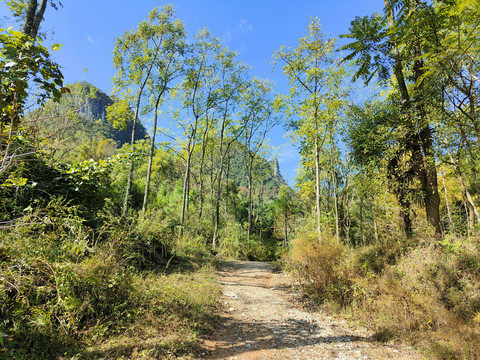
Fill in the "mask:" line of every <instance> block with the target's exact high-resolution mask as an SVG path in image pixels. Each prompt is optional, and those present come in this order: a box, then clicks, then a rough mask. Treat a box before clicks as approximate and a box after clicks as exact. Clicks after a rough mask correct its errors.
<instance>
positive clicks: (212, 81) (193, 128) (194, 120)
mask: <svg viewBox="0 0 480 360" xmlns="http://www.w3.org/2000/svg"><path fill="white" fill-rule="evenodd" d="M220 47H221V46H220V43H219V41H218V39H216V38H212V37H211V36H210V33H209V32H208V31H207V30H206V29H203V30H201V31H199V33H198V34H197V35H196V36H195V42H194V43H193V44H192V46H191V49H190V52H189V54H188V56H187V57H186V58H185V65H184V66H185V78H184V80H183V81H182V83H181V84H180V85H179V87H178V89H179V91H180V100H181V102H182V106H183V108H184V109H186V110H187V117H186V118H183V119H179V125H180V126H181V127H182V128H183V131H184V136H185V137H186V139H184V140H183V142H184V143H185V150H186V151H185V173H184V180H183V196H182V209H181V214H180V225H181V226H182V228H181V231H183V225H184V223H185V215H186V212H187V210H188V202H189V192H190V176H191V162H192V156H193V152H194V150H195V146H196V142H197V135H198V134H197V132H198V129H199V126H200V122H201V121H202V120H204V119H206V118H208V116H209V114H210V112H211V111H213V110H214V109H215V106H216V94H215V89H216V87H217V84H218V78H217V76H216V73H215V63H214V61H213V59H214V56H215V54H216V53H217V52H218V51H219V49H220Z"/></svg>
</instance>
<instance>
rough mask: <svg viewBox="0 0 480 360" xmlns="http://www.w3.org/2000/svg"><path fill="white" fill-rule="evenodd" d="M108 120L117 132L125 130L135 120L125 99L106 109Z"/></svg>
mask: <svg viewBox="0 0 480 360" xmlns="http://www.w3.org/2000/svg"><path fill="white" fill-rule="evenodd" d="M106 110H107V120H108V121H109V122H110V123H111V124H112V125H113V127H114V128H115V129H117V130H125V129H126V128H127V126H128V124H129V123H130V122H131V121H132V119H133V116H134V115H133V111H132V109H131V108H130V105H129V103H128V102H127V101H125V100H124V99H121V100H118V101H116V102H114V103H113V104H112V105H110V106H108V107H107V108H106Z"/></svg>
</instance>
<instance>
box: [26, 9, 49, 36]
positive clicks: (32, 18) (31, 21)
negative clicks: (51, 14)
mask: <svg viewBox="0 0 480 360" xmlns="http://www.w3.org/2000/svg"><path fill="white" fill-rule="evenodd" d="M46 8H47V0H42V1H41V2H40V5H38V1H37V0H30V1H29V3H28V7H27V12H26V14H25V21H24V23H23V26H22V33H23V34H25V35H28V36H30V37H31V38H32V39H35V38H36V37H37V35H38V29H39V28H40V23H41V22H42V20H43V15H44V13H45V9H46Z"/></svg>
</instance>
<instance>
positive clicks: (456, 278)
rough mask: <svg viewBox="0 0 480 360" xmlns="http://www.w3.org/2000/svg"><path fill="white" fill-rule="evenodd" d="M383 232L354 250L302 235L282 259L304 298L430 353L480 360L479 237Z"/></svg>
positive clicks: (381, 336) (383, 337)
mask: <svg viewBox="0 0 480 360" xmlns="http://www.w3.org/2000/svg"><path fill="white" fill-rule="evenodd" d="M479 240H480V239H479V237H478V235H477V236H472V237H464V236H460V235H457V236H455V235H450V236H447V237H445V238H444V239H439V238H438V237H435V236H422V235H417V236H415V237H413V238H411V239H404V238H394V237H391V238H385V239H383V240H381V241H378V242H376V243H372V244H369V245H365V246H358V247H356V248H353V247H349V246H346V245H344V244H343V243H341V242H338V241H337V240H335V239H334V237H330V238H329V239H325V240H324V241H323V242H322V243H321V244H319V243H318V239H317V237H316V236H309V235H308V234H301V235H300V236H298V237H297V238H296V240H294V242H293V244H292V249H291V252H290V253H289V254H288V255H287V256H286V257H285V258H284V260H285V263H284V264H285V266H286V268H288V269H290V270H291V271H293V272H294V273H295V274H297V276H298V278H299V279H301V281H302V283H303V289H304V291H305V296H307V297H308V298H311V299H313V300H315V303H316V304H318V305H319V306H320V307H321V308H322V309H324V310H326V311H328V312H331V313H337V314H341V315H343V316H345V317H346V318H347V319H350V320H351V321H352V322H356V323H358V324H360V325H362V326H366V327H368V328H370V329H372V330H374V335H373V338H372V340H375V341H395V342H402V343H409V344H411V345H413V346H414V347H416V348H418V349H420V350H421V351H422V352H423V353H424V354H425V355H426V356H427V357H428V358H433V359H445V360H446V359H478V358H480V312H479V311H478V309H479V308H480V241H479Z"/></svg>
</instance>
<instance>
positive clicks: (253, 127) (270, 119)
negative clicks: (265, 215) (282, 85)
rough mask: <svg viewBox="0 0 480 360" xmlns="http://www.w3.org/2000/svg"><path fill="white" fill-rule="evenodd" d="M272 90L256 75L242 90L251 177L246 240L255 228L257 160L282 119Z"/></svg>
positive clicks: (247, 156)
mask: <svg viewBox="0 0 480 360" xmlns="http://www.w3.org/2000/svg"><path fill="white" fill-rule="evenodd" d="M272 90H273V84H272V82H270V81H268V80H262V79H258V78H254V79H252V80H251V82H250V84H248V85H247V86H246V87H245V91H244V93H243V98H244V101H243V104H242V110H243V115H242V123H243V142H244V149H245V165H246V168H247V180H248V224H247V226H248V227H247V240H250V236H251V229H252V214H253V187H254V184H253V168H254V161H255V160H256V158H257V157H258V155H259V154H260V151H261V150H262V149H263V147H264V145H265V138H266V136H267V133H268V132H269V131H270V130H271V129H272V127H274V126H275V125H277V124H278V121H279V119H278V117H277V116H276V114H275V110H274V99H273V95H272Z"/></svg>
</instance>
